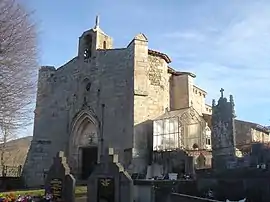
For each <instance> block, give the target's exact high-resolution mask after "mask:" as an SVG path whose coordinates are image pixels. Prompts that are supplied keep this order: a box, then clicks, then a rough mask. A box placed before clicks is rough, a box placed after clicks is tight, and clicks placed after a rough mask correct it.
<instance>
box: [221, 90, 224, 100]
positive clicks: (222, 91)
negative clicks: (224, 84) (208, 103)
mask: <svg viewBox="0 0 270 202" xmlns="http://www.w3.org/2000/svg"><path fill="white" fill-rule="evenodd" d="M220 93H221V97H222V98H223V93H224V89H223V88H221V89H220Z"/></svg>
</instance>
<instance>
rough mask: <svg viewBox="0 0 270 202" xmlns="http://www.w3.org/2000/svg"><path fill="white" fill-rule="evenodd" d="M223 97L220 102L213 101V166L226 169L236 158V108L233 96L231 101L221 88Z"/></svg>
mask: <svg viewBox="0 0 270 202" xmlns="http://www.w3.org/2000/svg"><path fill="white" fill-rule="evenodd" d="M220 92H221V97H220V98H219V100H218V103H217V104H216V103H215V100H213V102H212V110H213V113H212V132H211V138H212V156H213V158H212V167H213V168H214V169H216V170H217V169H218V170H220V169H226V168H230V167H231V166H232V162H234V160H235V152H236V147H235V123H234V121H235V117H236V116H235V110H234V106H235V105H234V101H233V96H232V95H230V99H229V101H227V98H226V97H224V94H223V93H224V89H222V88H221V90H220Z"/></svg>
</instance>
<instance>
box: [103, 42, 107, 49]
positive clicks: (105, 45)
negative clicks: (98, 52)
mask: <svg viewBox="0 0 270 202" xmlns="http://www.w3.org/2000/svg"><path fill="white" fill-rule="evenodd" d="M106 48H107V44H106V41H103V49H106Z"/></svg>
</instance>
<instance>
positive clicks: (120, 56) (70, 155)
mask: <svg viewBox="0 0 270 202" xmlns="http://www.w3.org/2000/svg"><path fill="white" fill-rule="evenodd" d="M170 62H171V60H170V58H169V57H168V56H167V55H166V54H164V53H161V52H158V51H154V50H151V49H149V48H148V39H147V38H146V36H145V35H144V34H138V35H136V36H135V37H134V38H133V39H132V40H131V42H130V43H129V44H128V45H127V47H125V48H113V39H112V38H111V37H110V36H108V35H107V34H105V33H104V32H103V31H102V30H101V29H100V27H99V19H98V18H97V20H96V25H95V27H94V28H92V29H90V30H87V31H85V32H84V33H83V34H82V35H81V36H80V37H79V46H78V55H77V56H76V57H74V58H73V59H71V60H70V61H69V62H67V63H66V64H65V65H63V66H61V67H58V68H55V67H52V66H43V67H41V68H40V70H39V80H38V91H37V101H36V109H35V120H34V135H33V140H32V143H31V146H30V148H29V152H28V155H27V158H26V162H25V165H24V169H23V176H24V177H25V180H26V183H27V185H28V186H30V187H32V186H38V185H42V184H44V180H43V178H44V172H45V171H46V170H47V169H48V168H49V166H50V165H51V163H52V159H53V156H55V154H56V153H57V152H58V151H60V150H61V151H64V152H65V154H66V155H67V160H68V164H69V166H70V169H71V173H72V174H73V175H74V176H75V177H76V178H79V177H80V176H81V173H82V169H83V152H82V151H83V149H84V148H97V150H98V152H97V153H98V154H97V155H96V158H97V162H98V161H99V159H100V156H101V155H102V154H103V152H104V151H103V150H104V149H103V148H105V147H113V148H114V149H115V152H116V153H117V154H118V155H119V161H120V163H121V164H122V165H124V167H125V168H127V167H128V168H129V171H130V172H136V173H146V168H147V164H149V163H150V162H149V161H151V160H150V159H151V152H149V145H151V144H152V139H153V137H152V136H153V120H154V119H155V118H157V117H159V116H161V115H163V114H164V113H166V112H167V111H171V110H181V109H184V108H190V107H193V108H194V109H195V110H196V111H197V113H198V114H199V115H200V116H202V115H204V114H209V115H211V113H212V112H211V106H208V105H206V104H205V97H206V95H207V93H206V92H205V91H204V90H202V89H200V88H198V87H197V86H195V85H194V82H193V80H194V78H195V75H194V74H192V73H189V72H178V71H175V70H174V69H172V68H171V67H169V66H168V64H169V63H170Z"/></svg>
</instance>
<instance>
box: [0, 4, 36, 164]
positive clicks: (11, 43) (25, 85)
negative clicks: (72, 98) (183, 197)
mask: <svg viewBox="0 0 270 202" xmlns="http://www.w3.org/2000/svg"><path fill="white" fill-rule="evenodd" d="M0 11H1V12H0V141H1V142H2V143H3V144H2V147H1V148H3V149H1V150H2V151H4V147H5V144H6V142H7V141H8V140H9V139H10V138H12V137H13V136H14V134H15V131H17V130H18V129H20V128H22V127H25V126H27V125H28V124H30V123H31V120H32V119H31V117H32V112H33V109H32V107H33V105H32V103H33V102H34V100H35V97H34V96H35V89H36V88H35V87H36V78H37V46H36V39H37V38H36V32H35V26H34V23H32V22H31V19H30V17H31V15H30V13H28V12H27V11H26V10H25V9H24V8H23V7H22V6H21V5H20V4H19V3H18V2H17V1H16V0H0ZM1 139H2V140H1ZM0 155H1V160H3V156H4V154H3V152H1V154H0ZM1 162H2V163H3V161H1Z"/></svg>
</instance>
